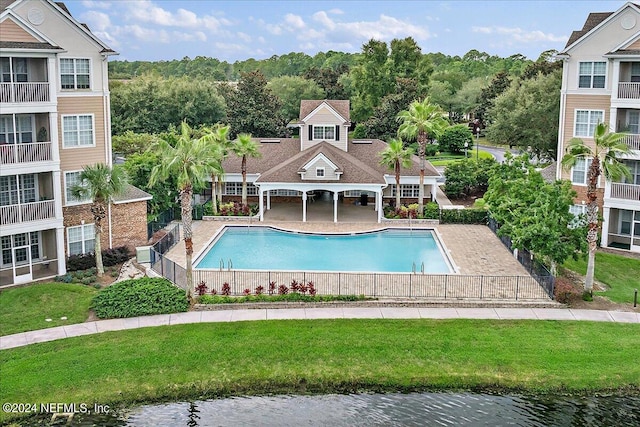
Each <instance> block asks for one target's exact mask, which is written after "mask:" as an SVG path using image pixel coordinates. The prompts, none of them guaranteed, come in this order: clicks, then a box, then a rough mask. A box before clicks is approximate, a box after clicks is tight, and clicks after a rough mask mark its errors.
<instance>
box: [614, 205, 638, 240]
mask: <svg viewBox="0 0 640 427" xmlns="http://www.w3.org/2000/svg"><path fill="white" fill-rule="evenodd" d="M623 210H624V211H628V212H631V219H630V220H628V221H625V222H629V223H630V224H631V227H630V228H629V234H623V233H622V211H623ZM634 215H635V211H633V210H630V209H621V210H620V213H619V214H618V229H617V232H618V234H619V235H620V236H629V237H630V236H631V234H632V233H633V217H634Z"/></svg>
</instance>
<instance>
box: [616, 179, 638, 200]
mask: <svg viewBox="0 0 640 427" xmlns="http://www.w3.org/2000/svg"><path fill="white" fill-rule="evenodd" d="M611 198H612V199H624V200H636V201H640V185H635V184H623V183H620V182H612V183H611Z"/></svg>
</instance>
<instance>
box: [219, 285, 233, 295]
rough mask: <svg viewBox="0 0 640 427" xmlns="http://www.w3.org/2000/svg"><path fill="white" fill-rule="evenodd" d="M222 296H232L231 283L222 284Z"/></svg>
mask: <svg viewBox="0 0 640 427" xmlns="http://www.w3.org/2000/svg"><path fill="white" fill-rule="evenodd" d="M221 294H222V295H227V296H228V295H231V286H229V283H227V282H224V283H223V284H222V292H221Z"/></svg>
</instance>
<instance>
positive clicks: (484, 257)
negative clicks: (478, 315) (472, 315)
mask: <svg viewBox="0 0 640 427" xmlns="http://www.w3.org/2000/svg"><path fill="white" fill-rule="evenodd" d="M365 208H366V207H365ZM372 212H373V210H372ZM225 225H239V226H248V225H250V226H256V225H258V226H273V227H277V228H282V229H286V230H291V231H305V232H316V233H348V232H364V231H373V230H380V229H383V228H407V225H405V224H399V225H395V224H391V225H390V224H378V223H377V222H375V221H372V222H338V223H334V222H322V221H316V222H311V221H309V222H301V221H278V220H275V221H274V220H265V221H264V222H259V221H251V222H248V221H194V222H193V250H194V260H195V257H197V256H198V255H199V254H200V253H201V252H202V251H204V250H205V249H206V247H207V245H208V243H209V242H210V241H211V238H212V237H213V236H214V235H215V234H216V233H217V232H218V231H219V230H220V229H221V228H222V227H224V226H225ZM412 227H413V228H432V229H435V230H436V231H437V233H438V234H439V236H440V239H441V241H442V243H443V244H444V246H445V249H446V250H447V251H448V253H449V257H450V259H451V261H452V262H453V263H454V264H455V265H456V266H457V267H458V272H459V273H460V274H470V275H487V276H526V275H528V273H527V271H526V270H525V269H524V267H522V266H521V265H520V263H519V262H518V261H517V260H516V259H515V258H514V257H513V255H512V254H511V253H510V252H509V251H508V250H507V249H506V248H505V247H504V245H503V244H502V242H501V241H500V239H498V238H497V237H496V236H495V235H494V234H493V232H492V231H491V230H490V229H489V228H488V227H486V226H484V225H458V224H446V225H428V226H427V225H425V226H419V227H418V226H415V225H412ZM181 237H184V236H182V235H181ZM167 257H168V258H169V259H171V260H173V261H174V262H176V263H178V264H179V265H182V266H184V265H185V254H184V243H182V242H181V243H178V244H177V245H176V246H174V247H173V248H172V249H171V250H170V251H169V252H168V253H167Z"/></svg>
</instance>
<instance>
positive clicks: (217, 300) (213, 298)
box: [198, 285, 375, 304]
mask: <svg viewBox="0 0 640 427" xmlns="http://www.w3.org/2000/svg"><path fill="white" fill-rule="evenodd" d="M307 286H308V285H307ZM371 299H375V298H367V297H365V296H364V295H302V294H299V293H290V294H285V295H264V294H262V295H245V296H240V297H232V296H220V295H203V296H201V297H199V298H198V302H199V303H200V304H239V303H251V302H329V301H365V300H371Z"/></svg>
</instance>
